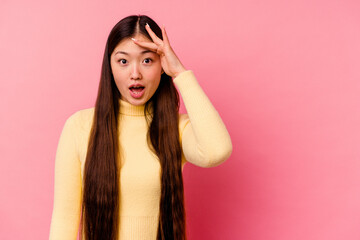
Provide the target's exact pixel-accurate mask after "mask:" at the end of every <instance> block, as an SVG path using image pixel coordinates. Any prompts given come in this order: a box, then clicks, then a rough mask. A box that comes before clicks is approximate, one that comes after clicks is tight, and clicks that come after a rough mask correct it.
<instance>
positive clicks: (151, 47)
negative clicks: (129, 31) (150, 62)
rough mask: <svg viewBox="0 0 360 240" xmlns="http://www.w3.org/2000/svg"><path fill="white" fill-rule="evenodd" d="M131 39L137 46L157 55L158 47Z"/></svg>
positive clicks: (151, 43)
mask: <svg viewBox="0 0 360 240" xmlns="http://www.w3.org/2000/svg"><path fill="white" fill-rule="evenodd" d="M131 39H132V40H133V42H134V43H136V44H138V45H139V46H141V47H144V48H147V49H150V50H152V51H154V52H155V53H157V52H158V50H159V47H158V46H157V45H156V44H155V43H153V42H144V41H139V40H136V39H135V38H131Z"/></svg>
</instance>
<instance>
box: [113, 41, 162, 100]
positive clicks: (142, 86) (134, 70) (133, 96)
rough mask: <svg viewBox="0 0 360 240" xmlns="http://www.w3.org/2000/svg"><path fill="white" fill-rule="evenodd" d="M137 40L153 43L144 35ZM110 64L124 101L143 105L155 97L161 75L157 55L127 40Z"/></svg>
mask: <svg viewBox="0 0 360 240" xmlns="http://www.w3.org/2000/svg"><path fill="white" fill-rule="evenodd" d="M134 38H135V39H138V40H141V41H147V42H152V41H151V40H149V39H148V38H146V37H145V36H144V35H142V34H139V35H137V36H135V37H134ZM110 64H111V69H112V74H113V76H114V80H115V83H116V86H117V88H118V89H119V91H120V94H121V99H122V100H124V101H127V102H129V103H131V104H132V105H143V104H145V103H146V102H147V101H148V100H149V99H150V98H151V97H152V96H153V95H154V93H155V91H156V89H157V88H158V86H159V83H160V78H161V72H162V68H161V61H160V56H159V55H158V54H157V53H156V52H153V51H150V50H149V49H146V48H143V47H140V46H139V45H137V44H136V43H134V42H133V40H131V39H130V38H125V39H123V40H122V41H120V42H119V43H118V45H117V46H116V47H115V49H114V51H113V52H112V53H111V59H110Z"/></svg>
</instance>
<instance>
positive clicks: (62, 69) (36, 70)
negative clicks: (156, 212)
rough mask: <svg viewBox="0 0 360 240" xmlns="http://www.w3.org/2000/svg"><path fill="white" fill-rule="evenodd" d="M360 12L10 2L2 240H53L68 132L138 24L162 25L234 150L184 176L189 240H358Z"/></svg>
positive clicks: (5, 32) (349, 5) (5, 18)
mask: <svg viewBox="0 0 360 240" xmlns="http://www.w3.org/2000/svg"><path fill="white" fill-rule="evenodd" d="M359 12H360V4H359V2H358V1H355V0H353V1H350V0H348V1H344V0H315V1H314V0H311V1H310V0H306V1H304V0H296V1H281V0H272V1H264V0H260V1H249V0H246V1H231V0H222V1H192V0H183V1H70V0H67V1H57V2H55V3H54V1H36V3H34V2H33V1H10V0H2V1H1V3H0V64H1V71H0V80H1V85H0V97H1V99H0V100H1V101H0V109H1V115H0V136H1V139H0V152H1V160H0V239H48V234H49V228H50V220H51V214H52V207H53V190H54V189H53V187H54V186H53V184H54V179H53V178H54V160H55V159H54V158H55V151H56V147H57V144H58V140H59V136H60V132H61V129H62V127H63V124H64V122H65V119H66V118H67V117H68V116H69V115H70V114H72V113H73V112H74V111H76V110H79V109H82V108H87V107H92V106H93V105H94V101H95V98H96V93H97V88H98V83H99V76H100V67H101V61H102V55H103V51H104V48H105V42H106V38H107V36H108V34H109V31H110V30H111V28H112V27H113V26H114V24H115V23H116V22H117V21H119V20H120V19H121V18H123V17H125V16H127V15H130V14H146V15H149V16H150V17H152V18H153V19H154V20H155V21H157V22H158V24H160V25H165V27H166V29H167V33H168V35H169V39H170V42H171V44H172V46H173V49H174V50H175V52H176V53H177V55H178V56H179V58H180V59H181V61H182V62H183V64H184V65H185V67H186V68H188V69H191V70H193V71H194V73H195V75H196V76H197V79H198V81H199V83H200V85H201V86H202V87H203V89H204V91H205V92H206V94H207V95H208V97H209V98H210V100H211V101H212V103H213V104H214V106H215V107H216V108H217V110H218V112H219V113H220V115H221V116H222V118H223V120H224V122H225V124H226V125H227V127H228V130H229V132H230V135H231V137H232V141H233V146H234V148H233V153H232V155H231V157H230V158H229V159H228V161H227V162H225V163H224V164H222V165H220V166H218V167H215V168H209V169H205V168H200V167H196V166H193V165H190V164H187V165H186V166H185V168H184V181H185V196H186V207H187V227H188V236H189V239H190V240H193V239H207V240H209V239H225V240H231V239H243V240H263V239H266V240H295V239H296V240H304V239H306V240H338V239H346V240H358V239H360V228H359V226H360V164H359V162H360V146H359V145H360V134H359V133H360V131H359V130H360V127H359V126H360V81H359V80H360V57H359V56H360V44H359V43H360V26H359V23H360V17H359V16H360V15H359ZM182 111H185V109H184V107H182Z"/></svg>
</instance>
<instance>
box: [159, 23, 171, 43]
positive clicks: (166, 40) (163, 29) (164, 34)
mask: <svg viewBox="0 0 360 240" xmlns="http://www.w3.org/2000/svg"><path fill="white" fill-rule="evenodd" d="M161 32H162V35H163V39H164V43H165V44H166V45H170V42H169V38H168V36H167V34H166V31H165V27H164V26H162V27H161Z"/></svg>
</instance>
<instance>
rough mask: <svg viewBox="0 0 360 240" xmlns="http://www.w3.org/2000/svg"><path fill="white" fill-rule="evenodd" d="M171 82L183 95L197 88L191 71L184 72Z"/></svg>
mask: <svg viewBox="0 0 360 240" xmlns="http://www.w3.org/2000/svg"><path fill="white" fill-rule="evenodd" d="M173 82H174V83H175V85H176V87H178V88H179V91H180V92H181V93H185V91H188V90H190V89H193V88H194V87H199V83H198V82H197V80H196V77H195V75H194V72H193V71H192V70H186V71H184V72H182V73H180V74H179V75H177V77H176V78H174V79H173Z"/></svg>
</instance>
